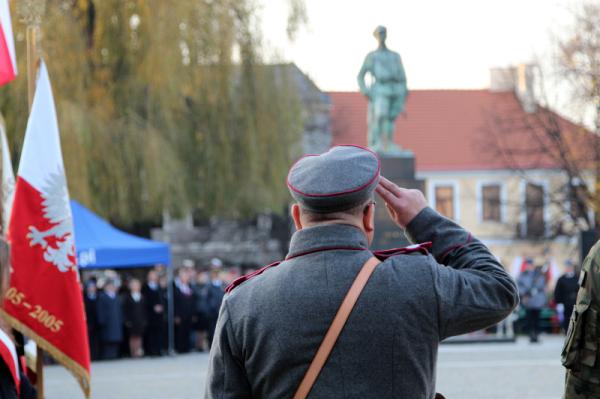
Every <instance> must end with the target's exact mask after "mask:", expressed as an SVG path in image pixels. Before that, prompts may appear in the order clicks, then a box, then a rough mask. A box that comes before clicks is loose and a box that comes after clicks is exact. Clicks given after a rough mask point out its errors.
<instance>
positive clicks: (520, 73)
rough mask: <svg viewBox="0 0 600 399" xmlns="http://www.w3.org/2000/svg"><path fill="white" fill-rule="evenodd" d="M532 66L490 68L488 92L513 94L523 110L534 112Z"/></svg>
mask: <svg viewBox="0 0 600 399" xmlns="http://www.w3.org/2000/svg"><path fill="white" fill-rule="evenodd" d="M533 79H534V66H533V65H528V64H519V65H517V66H516V67H507V68H491V69H490V91H491V92H493V93H505V92H514V93H515V95H516V96H517V98H518V99H519V101H520V102H521V105H522V107H523V110H525V112H527V113H532V112H535V110H536V102H535V96H534V89H533Z"/></svg>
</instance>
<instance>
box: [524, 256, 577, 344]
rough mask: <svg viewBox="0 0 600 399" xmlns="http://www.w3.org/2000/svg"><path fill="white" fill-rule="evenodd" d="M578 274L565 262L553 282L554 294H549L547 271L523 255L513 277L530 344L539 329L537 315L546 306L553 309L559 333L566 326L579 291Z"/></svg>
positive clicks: (536, 339)
mask: <svg viewBox="0 0 600 399" xmlns="http://www.w3.org/2000/svg"><path fill="white" fill-rule="evenodd" d="M578 279H579V277H578V274H577V272H576V270H575V267H574V264H573V263H572V262H567V263H566V264H565V273H564V274H563V275H562V276H561V277H560V278H559V279H558V280H557V281H556V285H555V287H554V293H553V294H552V295H551V294H550V280H551V278H550V270H549V268H548V267H545V266H544V265H542V264H536V263H535V262H534V260H533V259H532V258H525V259H524V261H523V264H522V266H521V271H520V273H519V275H518V277H517V285H518V287H519V294H520V298H521V306H522V307H523V308H524V309H525V326H524V327H525V330H526V332H527V333H528V334H529V340H530V342H532V343H536V342H538V335H539V333H540V330H541V326H540V320H541V318H540V316H541V312H542V310H543V309H544V308H546V307H549V306H551V307H553V308H555V309H556V319H557V322H558V324H559V326H560V328H561V329H562V331H563V332H566V331H567V329H568V326H569V319H570V318H571V313H572V312H573V307H574V306H575V302H576V300H577V291H578V290H579V282H578Z"/></svg>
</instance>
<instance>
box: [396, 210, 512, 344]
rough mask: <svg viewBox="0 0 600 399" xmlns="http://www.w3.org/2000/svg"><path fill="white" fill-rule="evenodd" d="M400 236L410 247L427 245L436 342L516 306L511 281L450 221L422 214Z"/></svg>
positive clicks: (487, 323)
mask: <svg viewBox="0 0 600 399" xmlns="http://www.w3.org/2000/svg"><path fill="white" fill-rule="evenodd" d="M406 233H407V235H408V236H409V238H410V239H411V240H412V241H413V242H425V241H431V242H432V248H431V252H432V255H433V257H429V258H428V259H429V263H430V265H429V266H430V269H431V273H432V278H433V288H434V290H435V294H436V297H437V303H438V322H439V330H440V340H442V339H444V338H447V337H450V336H453V335H459V334H464V333H467V332H471V331H475V330H479V329H482V328H485V327H488V326H490V325H493V324H495V323H497V322H499V321H501V320H502V319H504V318H505V317H506V316H508V315H509V314H510V312H511V311H512V310H513V309H514V308H515V307H516V306H517V304H518V302H519V299H518V292H517V287H516V285H515V282H514V281H513V279H512V277H511V276H510V275H509V274H508V273H506V271H505V270H504V268H503V267H502V265H501V264H500V263H499V262H498V260H497V259H496V257H494V255H492V254H491V253H490V251H489V250H488V249H487V248H486V246H485V245H483V244H482V243H481V242H480V241H479V240H477V239H476V238H474V237H473V236H471V234H470V233H468V232H467V231H466V230H464V229H463V228H462V227H460V226H459V225H457V224H456V223H454V222H453V221H451V220H449V219H447V218H445V217H443V216H441V215H439V214H438V213H437V212H436V211H434V210H433V209H431V208H425V209H424V210H423V211H422V212H421V213H419V215H417V217H415V219H414V220H413V221H412V222H411V223H410V224H409V226H408V227H407V231H406Z"/></svg>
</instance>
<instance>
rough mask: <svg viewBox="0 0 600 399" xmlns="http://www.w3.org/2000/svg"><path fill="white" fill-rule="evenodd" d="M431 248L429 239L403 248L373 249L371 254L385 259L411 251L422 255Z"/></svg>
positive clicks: (427, 252)
mask: <svg viewBox="0 0 600 399" xmlns="http://www.w3.org/2000/svg"><path fill="white" fill-rule="evenodd" d="M429 248H431V241H427V242H423V243H421V244H414V245H409V246H408V247H404V248H392V249H384V250H381V251H373V255H375V257H376V258H377V259H379V260H382V261H383V260H386V259H387V258H391V257H392V256H396V255H406V254H410V253H413V252H419V253H422V254H423V255H427V254H429V251H428V249H429Z"/></svg>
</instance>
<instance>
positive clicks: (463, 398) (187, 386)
mask: <svg viewBox="0 0 600 399" xmlns="http://www.w3.org/2000/svg"><path fill="white" fill-rule="evenodd" d="M562 342H563V338H562V337H546V336H543V337H542V343H540V344H537V345H531V344H529V343H528V342H527V341H526V340H525V339H519V340H518V341H517V343H503V344H460V345H442V346H441V348H440V352H439V361H438V376H437V378H438V380H437V389H438V391H439V392H441V393H443V394H444V395H446V397H447V398H448V399H560V397H561V393H562V386H563V381H564V371H563V368H562V367H561V365H560V350H561V346H562ZM207 358H208V355H207V354H201V353H200V354H190V355H180V356H176V357H166V358H158V359H140V360H129V359H127V360H119V361H111V362H96V363H93V365H92V398H94V399H187V398H202V397H203V393H204V383H205V375H206V363H207ZM46 397H47V398H48V399H79V398H82V397H83V395H82V394H81V392H80V390H79V388H78V386H77V384H76V382H75V379H74V378H72V377H71V376H70V375H69V374H68V372H67V371H65V370H64V369H63V368H61V367H59V366H49V367H47V368H46Z"/></svg>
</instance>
